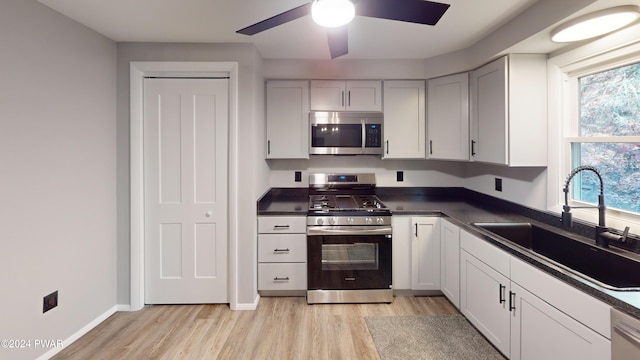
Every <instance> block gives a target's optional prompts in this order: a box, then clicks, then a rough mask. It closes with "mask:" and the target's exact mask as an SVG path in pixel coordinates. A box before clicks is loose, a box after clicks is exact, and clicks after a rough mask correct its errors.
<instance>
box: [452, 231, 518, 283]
mask: <svg viewBox="0 0 640 360" xmlns="http://www.w3.org/2000/svg"><path fill="white" fill-rule="evenodd" d="M460 248H462V249H464V250H466V251H467V252H468V253H469V254H471V255H473V256H475V257H476V258H478V260H480V261H482V262H484V263H485V264H487V265H489V266H491V267H492V268H494V269H495V270H497V271H498V272H499V273H501V274H502V275H505V276H507V277H509V274H510V271H509V259H510V258H511V256H510V255H509V254H507V253H506V252H504V251H502V250H500V249H498V248H497V247H495V246H494V245H492V244H490V243H489V242H487V241H485V240H482V239H480V238H478V237H476V236H474V235H471V234H469V233H468V232H466V231H460Z"/></svg>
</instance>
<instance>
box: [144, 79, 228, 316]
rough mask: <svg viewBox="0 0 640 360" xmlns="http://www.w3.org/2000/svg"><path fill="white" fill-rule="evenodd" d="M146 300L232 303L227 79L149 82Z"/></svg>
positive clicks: (146, 103) (146, 102)
mask: <svg viewBox="0 0 640 360" xmlns="http://www.w3.org/2000/svg"><path fill="white" fill-rule="evenodd" d="M144 93H145V94H144V178H145V302H146V303H150V304H167V303H172V304H177V303H226V302H228V293H227V225H226V224H227V208H228V206H227V198H226V193H227V133H228V130H227V126H228V80H227V79H145V83H144Z"/></svg>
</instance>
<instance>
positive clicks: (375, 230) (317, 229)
mask: <svg viewBox="0 0 640 360" xmlns="http://www.w3.org/2000/svg"><path fill="white" fill-rule="evenodd" d="M307 235H391V226H307Z"/></svg>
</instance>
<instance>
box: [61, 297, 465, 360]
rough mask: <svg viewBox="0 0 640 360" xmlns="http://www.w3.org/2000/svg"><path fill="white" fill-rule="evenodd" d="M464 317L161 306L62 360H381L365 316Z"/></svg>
mask: <svg viewBox="0 0 640 360" xmlns="http://www.w3.org/2000/svg"><path fill="white" fill-rule="evenodd" d="M456 313H458V311H457V310H456V309H455V307H453V305H451V303H450V302H449V301H448V300H447V299H446V298H444V297H442V296H437V297H410V296H399V297H396V298H395V299H394V302H393V303H392V304H326V305H325V304H316V305H307V303H306V299H305V298H304V297H263V298H261V299H260V303H259V305H258V308H257V310H255V311H231V310H230V309H229V307H228V306H227V305H153V306H146V307H145V308H144V309H142V310H140V311H137V312H121V313H116V314H114V315H112V316H111V317H109V318H108V319H107V320H106V321H104V322H103V323H102V324H100V325H99V326H97V327H96V328H95V329H93V330H91V331H90V332H89V333H87V334H86V335H85V336H83V337H82V338H80V339H78V340H77V341H76V342H74V343H73V344H71V345H70V346H69V347H67V348H66V349H64V350H63V351H61V352H60V353H59V354H58V355H56V356H55V357H54V359H58V360H60V359H83V360H84V359H109V360H111V359H379V357H378V352H377V351H376V348H375V345H374V343H373V340H372V338H371V335H370V334H369V330H368V329H367V325H366V323H365V320H364V318H365V316H393V315H433V314H456Z"/></svg>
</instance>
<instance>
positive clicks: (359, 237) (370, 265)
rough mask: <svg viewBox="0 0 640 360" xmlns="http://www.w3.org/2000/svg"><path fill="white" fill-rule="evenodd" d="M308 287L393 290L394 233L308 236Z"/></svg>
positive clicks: (313, 288) (318, 288)
mask: <svg viewBox="0 0 640 360" xmlns="http://www.w3.org/2000/svg"><path fill="white" fill-rule="evenodd" d="M307 280H308V288H309V290H364V289H391V234H343V233H340V234H331V235H328V234H322V235H307Z"/></svg>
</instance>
